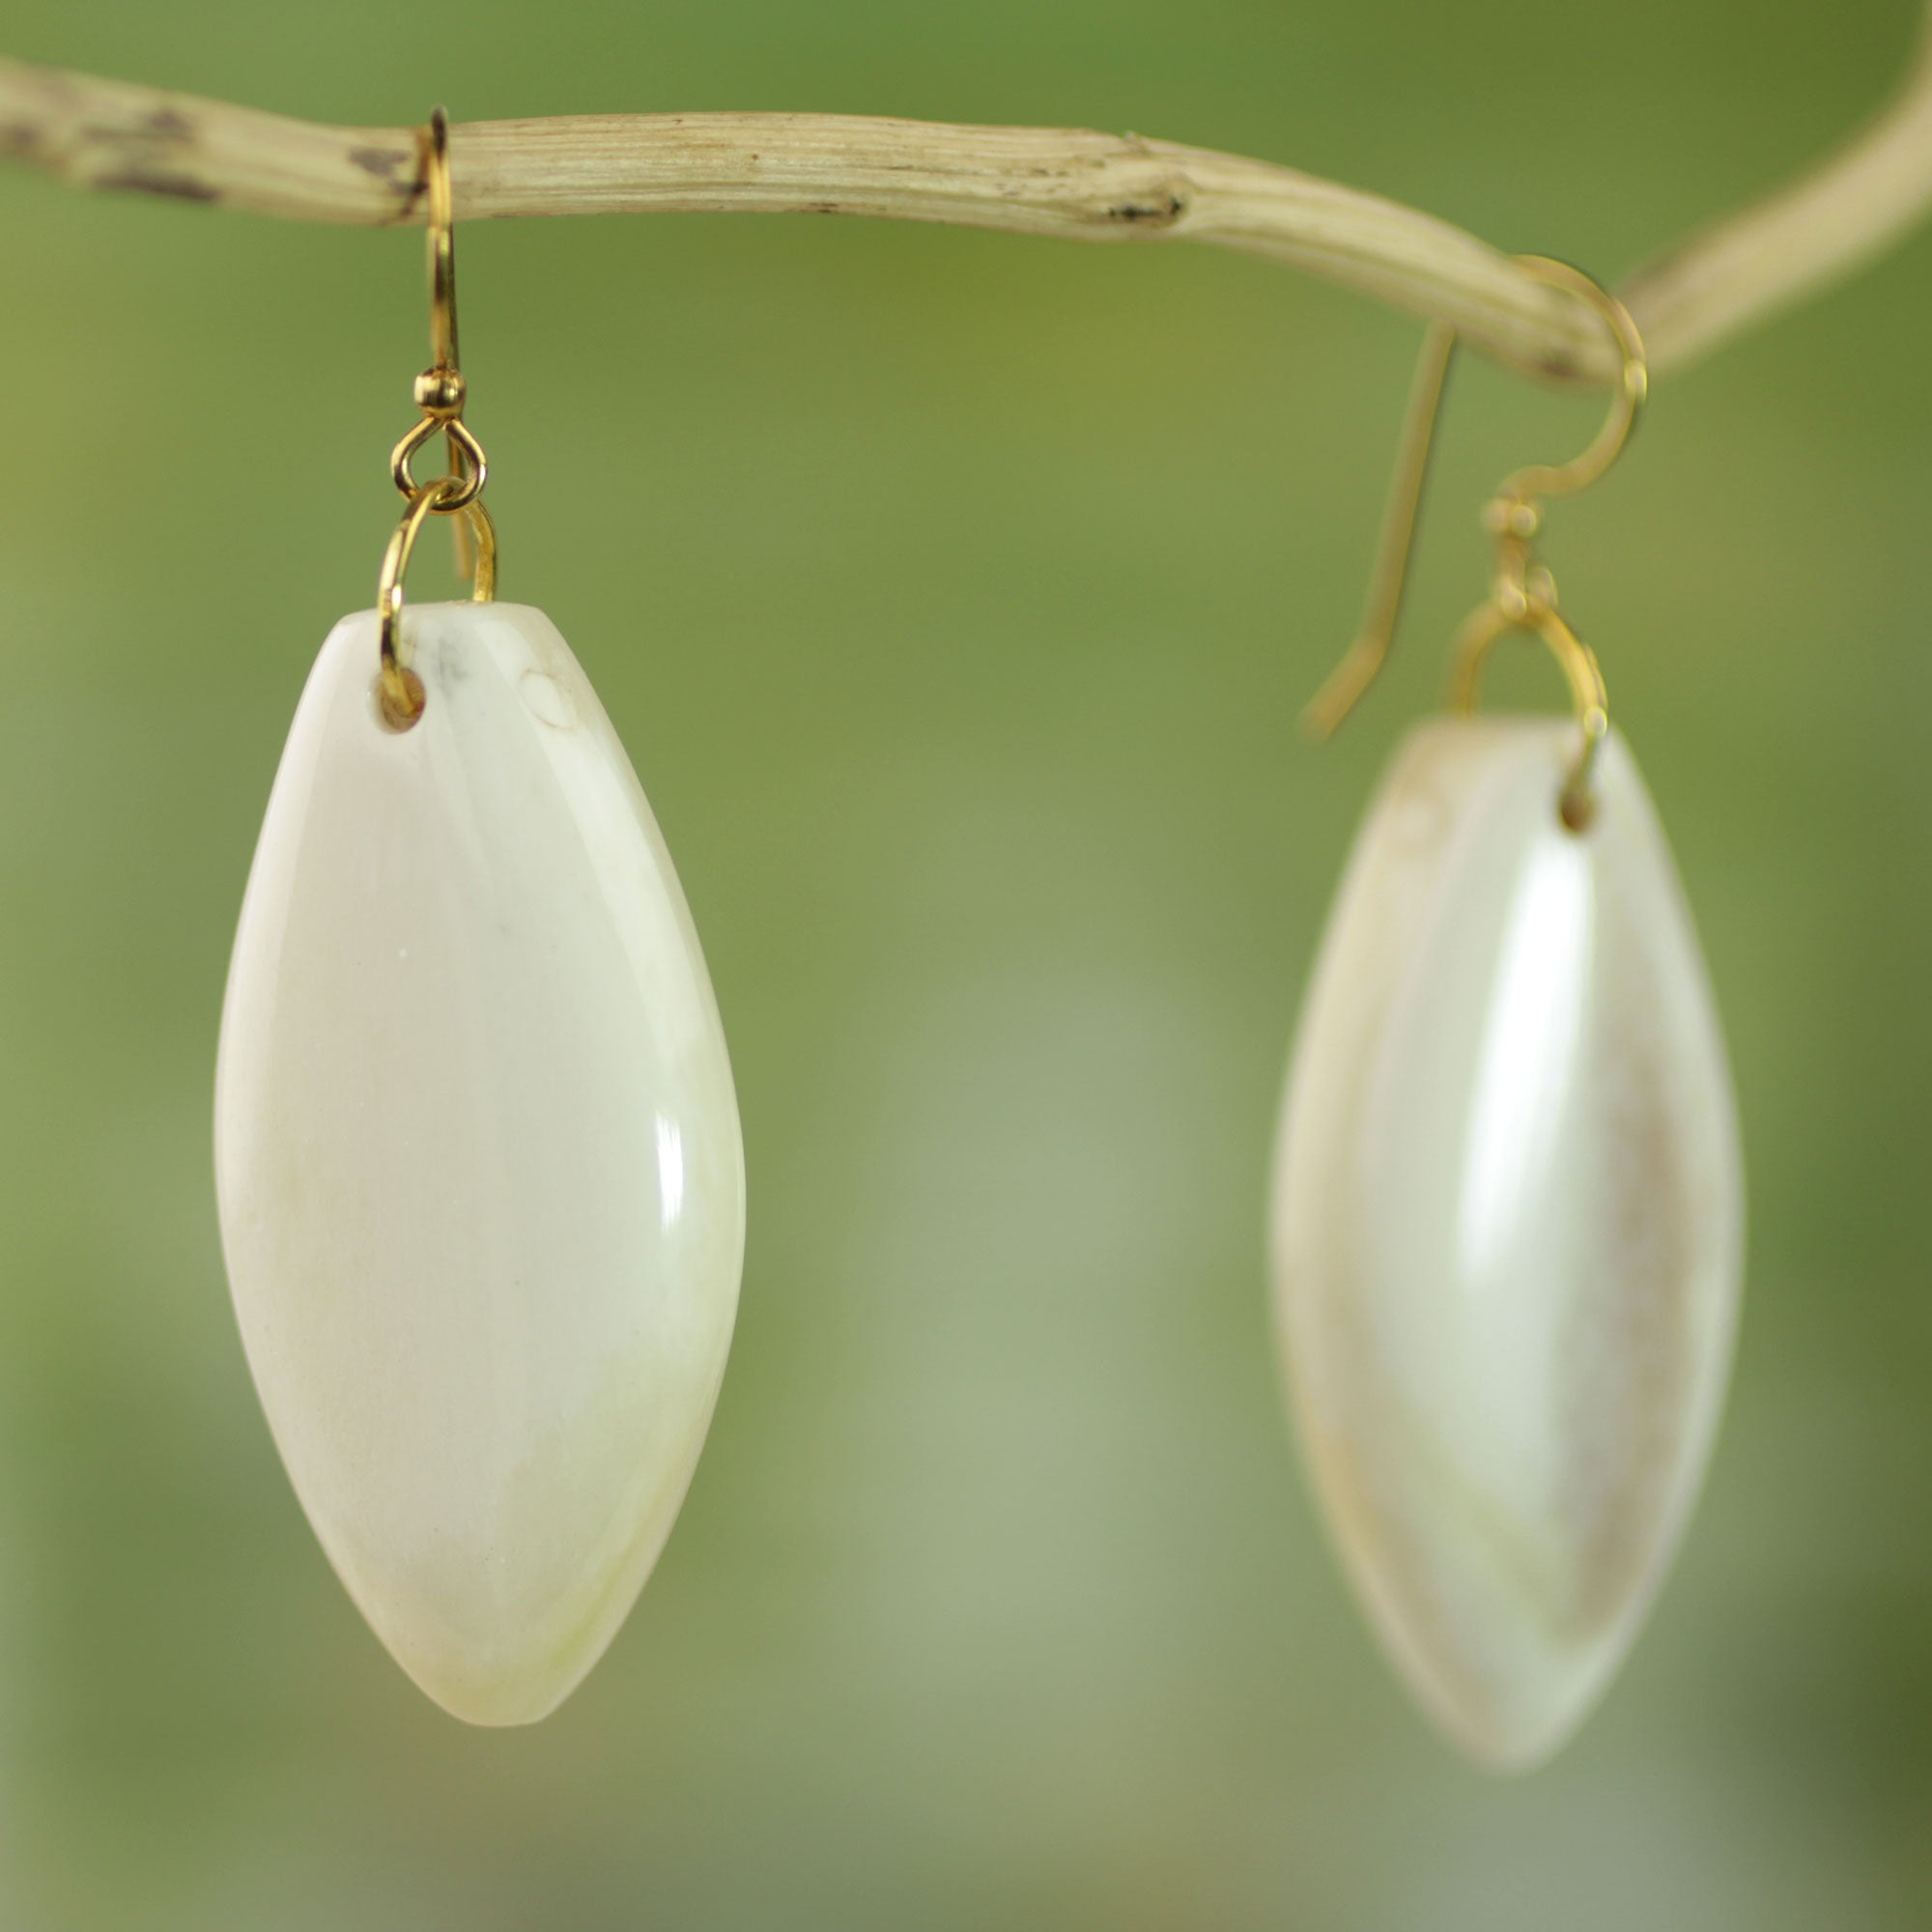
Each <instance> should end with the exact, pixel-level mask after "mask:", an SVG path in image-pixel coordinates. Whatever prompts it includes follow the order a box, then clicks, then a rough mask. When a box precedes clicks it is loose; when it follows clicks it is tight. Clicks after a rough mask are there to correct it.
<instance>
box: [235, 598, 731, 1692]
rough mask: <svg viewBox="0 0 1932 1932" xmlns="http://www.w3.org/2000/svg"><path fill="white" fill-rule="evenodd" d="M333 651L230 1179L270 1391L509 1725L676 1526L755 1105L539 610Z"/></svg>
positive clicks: (364, 1552) (338, 1522)
mask: <svg viewBox="0 0 1932 1932" xmlns="http://www.w3.org/2000/svg"><path fill="white" fill-rule="evenodd" d="M405 621H406V626H407V629H406V632H405V637H406V639H407V640H408V644H409V647H410V653H411V662H412V666H413V668H414V669H415V670H416V671H417V672H418V673H419V675H420V676H421V678H422V680H423V685H424V688H425V693H426V696H427V708H426V710H425V712H424V714H423V717H422V718H421V720H420V722H419V723H418V724H417V725H415V726H414V728H413V729H412V730H409V731H406V732H391V731H389V730H387V729H385V728H384V725H382V723H381V722H380V720H379V718H378V715H377V709H376V704H375V697H374V673H375V669H376V665H377V648H376V629H375V616H374V613H373V612H368V611H365V612H362V613H360V614H358V615H356V616H353V617H349V618H345V619H344V620H343V622H342V623H340V624H339V625H337V626H336V628H335V630H334V631H333V632H332V633H331V634H330V636H329V638H328V640H327V643H325V644H324V646H323V649H322V655H321V656H320V658H319V659H318V660H317V662H316V665H315V668H314V670H313V671H312V672H311V673H310V676H309V681H308V686H307V689H306V690H305V691H304V692H303V694H302V699H301V704H300V707H299V709H298V713H297V716H296V721H295V725H294V728H293V729H292V730H291V732H290V735H289V742H288V746H287V749H286V750H285V752H284V753H283V756H282V763H281V768H280V770H279V772H278V773H277V774H276V778H275V783H274V789H273V794H272V796H271V797H270V803H269V810H268V816H267V819H266V821H265V823H264V825H263V828H262V835H261V840H260V844H259V846H258V847H257V850H256V854H255V863H254V867H253V869H252V871H251V872H250V874H249V879H248V890H247V895H246V898H245V900H244V902H243V905H242V909H241V928H240V931H239V932H238V934H237V936H236V942H235V954H234V961H233V964H232V966H231V968H230V973H229V981H228V997H227V1004H226V1007H225V1009H224V1010H223V1014H222V1027H221V1051H220V1062H219V1067H218V1070H217V1074H216V1098H215V1170H216V1179H217V1183H218V1189H219V1195H220V1206H221V1231H222V1243H223V1247H224V1250H225V1252H226V1255H227V1261H228V1272H229V1279H230V1283H231V1285H232V1288H233V1291H234V1296H235V1307H236V1313H237V1315H238V1316H239V1318H240V1321H241V1333H242V1339H243V1341H244V1342H245V1344H246V1346H247V1351H248V1360H249V1365H250V1367H251V1368H252V1370H253V1372H254V1377H255V1383H256V1386H257V1388H258V1389H259V1391H260V1393H261V1397H262V1404H263V1406H264V1408H265V1409H266V1410H267V1411H268V1416H269V1421H270V1426H271V1428H272V1429H273V1432H274V1435H275V1440H276V1442H277V1444H278V1445H279V1447H280V1449H281V1452H282V1458H283V1461H284V1462H285V1463H287V1465H288V1469H289V1474H290V1476H291V1477H292V1478H293V1479H294V1482H295V1487H296V1491H297V1492H298V1495H299V1496H300V1498H301V1501H302V1506H303V1507H304V1508H305V1509H306V1510H307V1512H308V1516H309V1520H310V1521H311V1522H312V1523H313V1524H314V1526H315V1530H316V1534H317V1535H318V1536H319V1537H320V1538H321V1540H322V1544H323V1547H324V1548H325V1549H326V1550H327V1552H328V1555H329V1559H330V1560H331V1561H332V1562H333V1564H334V1565H335V1568H336V1570H337V1572H338V1573H339V1574H340V1576H341V1577H342V1580H343V1582H344V1583H345V1584H346V1585H347V1586H348V1589H349V1592H350V1594H351V1596H353V1597H354V1598H355V1602H356V1603H357V1605H360V1607H361V1609H362V1611H363V1614H364V1615H365V1616H366V1617H367V1618H368V1620H369V1622H370V1623H371V1624H372V1625H373V1626H374V1628H375V1630H376V1632H377V1634H378V1635H380V1636H381V1637H382V1639H383V1641H384V1643H385V1644H386V1645H387V1646H388V1647H389V1649H390V1651H391V1652H393V1653H394V1655H395V1657H396V1659H397V1661H398V1662H400V1663H401V1664H402V1665H403V1667H404V1668H405V1669H406V1670H407V1671H408V1672H409V1673H410V1674H411V1676H412V1677H413V1678H414V1679H415V1681H416V1682H417V1683H418V1684H419V1685H421V1687H422V1688H423V1690H426V1691H427V1692H428V1693H429V1694H430V1695H431V1696H432V1697H434V1698H435V1699H436V1700H437V1701H438V1702H439V1703H440V1704H441V1705H443V1706H444V1707H445V1708H446V1709H448V1710H449V1711H451V1712H453V1713H454V1714H455V1715H456V1716H457V1717H460V1718H465V1719H469V1720H470V1721H472V1722H475V1723H489V1724H509V1723H523V1722H527V1721H530V1720H531V1719H537V1718H540V1717H542V1716H544V1715H545V1713H546V1712H548V1711H550V1710H551V1709H552V1708H554V1706H555V1705H556V1703H557V1702H558V1701H560V1699H561V1698H563V1697H564V1696H565V1695H566V1694H567V1693H568V1692H569V1691H570V1690H571V1689H572V1688H573V1687H574V1686H575V1685H576V1684H577V1682H578V1681H579V1680H580V1679H581V1678H582V1675H583V1673H584V1672H585V1671H586V1670H588V1669H589V1667H590V1666H591V1664H592V1663H594V1662H596V1660H597V1658H598V1657H599V1656H600V1655H601V1654H602V1652H603V1650H604V1648H605V1646H606V1645H607V1644H608V1643H609V1642H610V1640H611V1636H612V1634H614V1633H615V1631H616V1629H617V1626H618V1625H619V1624H620V1623H621V1622H622V1621H623V1618H624V1615H625V1612H626V1611H627V1610H628V1609H629V1607H630V1605H631V1604H632V1602H633V1600H634V1599H635V1598H636V1596H637V1593H638V1591H639V1588H640V1587H641V1586H642V1583H643V1581H644V1578H645V1577H647V1576H648V1575H649V1573H650V1569H651V1566H652V1564H653V1563H654V1562H655V1561H656V1559H657V1555H658V1552H659V1550H660V1548H662V1547H663V1544H664V1541H665V1538H666V1537H667V1535H668V1533H669V1530H670V1526H671V1522H672V1520H673V1519H674V1518H675V1517H676V1514H677V1510H678V1506H679V1504H680V1502H681V1501H682V1499H683V1496H684V1492H685V1488H686V1485H687V1484H688V1483H689V1481H690V1479H691V1474H692V1470H693V1468H694V1466H695V1465H696V1461H697V1456H698V1451H699V1450H700V1448H701V1447H702V1445H703V1440H704V1435H705V1430H706V1427H707V1425H708V1423H709V1421H710V1417H711V1410H712V1406H713V1404H714V1402H715V1401H716V1398H717V1394H718V1387H719V1382H720V1380H721V1378H722V1377H723V1375H724V1370H725V1351H726V1349H727V1348H728V1346H729V1342H730V1336H731V1325H732V1320H733V1316H734V1313H735V1310H736V1305H737V1295H738V1276H739V1268H740V1264H741V1261H742V1257H743V1250H744V1168H743V1156H742V1152H741V1149H740V1143H739V1131H738V1114H737V1103H736V1100H735V1097H734V1095H733V1091H732V1084H731V1073H730V1068H729V1065H728V1064H727V1062H726V1059H725V1039H724V1035H723V1032H722V1029H721V1028H720V1025H719V1020H718V1011H717V1008H716V1005H715V1003H714V1001H713V999H712V993H711V986H710V981H709V980H708V978H707V976H706V974H705V970H704V962H703V958H702V956H701V954H700V953H699V951H698V945H697V939H696V934H695V932H694V931H693V928H692V923H691V917H690V914H689V912H688V911H687V909H686V906H685V902H684V895H683V894H682V892H681V891H680V890H679V887H678V883H677V878H676V874H675V873H674V872H673V870H672V868H671V863H670V859H669V857H668V854H667V852H666V850H665V847H664V842H663V840H662V838H660V836H659V834H658V830H657V826H656V824H655V823H654V822H653V820H652V818H651V814H650V810H649V808H648V807H647V806H646V804H645V803H644V797H643V793H642V792H641V791H640V790H639V786H638V781H637V779H636V776H635V775H634V774H633V772H632V770H631V766H630V762H629V760H628V759H627V758H626V757H625V755H624V751H623V748H622V746H621V745H620V744H619V743H618V741H617V738H616V735H615V733H614V732H613V731H612V729H611V724H610V721H609V720H608V719H607V718H606V716H605V715H604V710H603V707H602V706H601V705H600V704H599V703H598V701H597V697H596V695H595V693H594V692H593V691H592V690H591V688H590V685H589V682H588V680H587V679H586V678H585V677H584V675H583V672H582V668H580V667H579V665H578V664H577V661H576V660H575V658H573V657H572V656H571V654H570V651H569V649H568V648H567V647H566V645H565V644H564V641H563V639H561V638H560V637H559V636H558V635H557V633H556V631H555V629H554V627H553V626H552V624H551V623H550V621H549V620H548V619H547V618H546V617H545V616H543V614H542V613H541V612H540V611H532V610H529V609H526V608H524V607H520V606H516V605H507V604H442V605H416V606H412V607H411V608H410V610H409V611H408V614H407V617H406V620H405Z"/></svg>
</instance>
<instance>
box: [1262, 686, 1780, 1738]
mask: <svg viewBox="0 0 1932 1932" xmlns="http://www.w3.org/2000/svg"><path fill="white" fill-rule="evenodd" d="M1576 732H1577V727H1576V726H1575V725H1574V724H1572V723H1571V722H1570V721H1568V720H1563V721H1557V720H1543V719H1507V718H1504V719H1464V718H1453V719H1444V720H1440V721H1437V722H1435V723H1431V724H1428V725H1423V726H1422V727H1420V728H1419V729H1418V730H1417V731H1415V732H1414V734H1413V735H1412V736H1411V737H1410V738H1409V740H1408V741H1407V743H1406V745H1405V746H1404V748H1403V750H1402V751H1401V753H1400V754H1399V755H1398V757H1397V759H1396V761H1395V764H1394V767H1393V769H1392V770H1391V771H1390V773H1389V774H1388V776H1387V778H1386V780H1385V781H1384V782H1383V785H1382V789H1381V792H1380V794H1379V796H1378V799H1377V801H1376V803H1375V805H1374V807H1373V809H1372V810H1371V811H1370V814H1369V818H1368V821H1367V824H1366V825H1365V827H1364V828H1363V831H1362V833H1361V835H1360V838H1359V839H1358V841H1357V844H1356V847H1355V851H1354V855H1353V857H1352V859H1351V860H1350V867H1349V871H1348V875H1347V878H1346V879H1345V881H1344V884H1343V887H1342V891H1341V895H1340V898H1339V901H1338V903H1337V905H1336V907H1335V910H1334V913H1333V915H1332V918H1331V921H1330V924H1329V928H1328V932H1327V936H1326V939H1325V941H1324V944H1323V948H1322V952H1321V960H1320V962H1319V965H1318V967H1317V970H1316V975H1315V980H1314V983H1313V986H1312V989H1311V991H1310V994H1309V999H1308V1005H1307V1009H1306V1011H1305V1012H1304V1014H1303V1017H1302V1022H1301V1030H1300V1036H1299V1039H1298V1042H1297V1046H1296V1051H1295V1060H1294V1066H1293V1075H1292V1078H1291V1080H1290V1084H1289V1094H1288V1102H1287V1109H1286V1115H1285V1119H1284V1122H1283V1138H1282V1144H1281V1149H1280V1152H1279V1156H1278V1159H1279V1166H1278V1173H1277V1181H1276V1198H1275V1211H1274V1253H1275V1277H1276V1292H1277V1314H1278V1319H1279V1331H1280V1335H1281V1340H1282V1345H1283V1350H1284V1357H1285V1362H1286V1369H1287V1376H1288V1381H1289V1385H1290V1391H1291V1395H1292V1399H1293V1408H1294V1412H1295V1416H1296V1419H1297V1423H1298V1427H1299V1432H1300V1435H1301V1440H1302V1444H1303V1448H1304V1452H1305V1454H1306V1457H1307V1460H1308V1463H1309V1465H1310V1469H1311V1472H1312V1476H1313V1481H1314V1486H1315V1489H1316V1492H1317V1493H1318V1495H1319V1497H1320V1500H1321V1506H1322V1510H1323V1513H1324V1514H1325V1516H1326V1518H1327V1520H1328V1524H1329V1528H1330V1530H1331V1532H1332V1534H1333V1536H1334V1538H1335V1540H1336V1542H1337V1544H1338V1545H1339V1546H1340V1548H1341V1552H1342V1555H1343V1557H1344V1559H1345V1560H1346V1563H1347V1567H1348V1569H1349V1572H1350V1576H1351V1577H1352V1580H1353V1582H1354V1584H1355V1586H1356V1589H1357V1591H1358V1592H1359V1594H1360V1596H1361V1598H1362V1600H1363V1602H1364V1604H1365V1605H1366V1607H1367V1609H1368V1610H1369V1612H1370V1614H1371V1616H1372V1618H1373V1620H1374V1622H1375V1625H1376V1627H1377V1629H1378V1631H1379V1632H1380V1634H1381V1636H1382V1639H1383V1641H1384V1642H1385V1644H1386V1645H1387V1647H1388V1649H1389V1651H1390V1653H1391V1655H1392V1656H1393V1658H1394V1661H1395V1662H1396V1663H1397V1665H1398V1666H1399V1667H1400V1669H1401V1671H1402V1674H1403V1675H1404V1677H1405V1678H1406V1680H1407V1682H1408V1684H1409V1686H1410V1688H1411V1689H1412V1690H1414V1692H1415V1694H1416V1696H1417V1697H1418V1698H1419V1699H1420V1701H1421V1702H1422V1704H1423V1705H1424V1707H1425V1708H1426V1709H1427V1710H1428V1711H1429V1713H1430V1714H1431V1716H1432V1717H1433V1718H1434V1719H1435V1720H1436V1721H1437V1722H1438V1723H1439V1724H1440V1726H1441V1727H1442V1728H1443V1730H1444V1731H1446V1732H1447V1733H1448V1735H1449V1736H1450V1737H1451V1738H1452V1739H1453V1740H1454V1741H1455V1742H1456V1743H1457V1744H1458V1745H1459V1746H1461V1747H1462V1748H1463V1750H1465V1751H1466V1752H1467V1753H1468V1754H1469V1755H1470V1756H1471V1757H1473V1758H1475V1759H1477V1760H1478V1761H1480V1762H1482V1763H1485V1764H1487V1765H1490V1766H1492V1767H1493V1768H1497V1769H1512V1768H1523V1767H1527V1766H1529V1765H1532V1764H1534V1763H1537V1762H1539V1761H1541V1760H1542V1759H1544V1758H1546V1757H1548V1755H1549V1754H1550V1753H1551V1752H1552V1751H1554V1750H1555V1749H1556V1748H1557V1747H1558V1746H1559V1745H1561V1744H1562V1743H1563V1742H1564V1740H1565V1739H1566V1738H1567V1737H1568V1736H1569V1735H1570V1733H1571V1732H1572V1731H1573V1730H1574V1729H1575V1727H1576V1726H1577V1724H1578V1723H1579V1722H1580V1721H1581V1720H1582V1719H1583V1717H1584V1715H1585V1714H1586V1713H1587V1712H1588V1710H1589V1708H1590V1706H1591V1705H1592V1704H1593V1703H1594V1701H1595V1700H1596V1698H1597V1696H1598V1695H1599V1694H1600V1693H1601V1691H1602V1690H1604V1688H1605V1685H1606V1684H1607V1683H1608V1681H1609V1679H1610V1677H1611V1675H1612V1674H1613V1673H1614V1671H1615V1670H1616V1668H1617V1665H1618V1663H1619V1662H1621V1661H1622V1658H1623V1656H1624V1654H1625V1652H1626V1651H1627V1650H1628V1648H1629V1646H1630V1644H1631V1642H1632V1640H1633V1638H1634V1635H1635V1633H1636V1630H1637V1627H1638V1625H1639V1624H1640V1622H1641V1621H1642V1618H1643V1616H1644V1613H1645V1611H1646V1609H1647V1608H1648V1606H1649V1604H1650V1601H1651V1599H1652V1597H1653V1595H1654V1594H1655V1592H1656V1590H1657V1587H1658V1585H1659V1583H1660V1581H1661V1580H1662V1575H1663V1572H1664V1570H1665V1568H1666V1567H1667V1565H1668V1563H1669V1560H1670V1557H1671V1554H1672V1552H1673V1549H1674V1548H1675V1546H1676V1544H1677V1541H1678V1538H1679V1536H1680V1534H1681V1532H1682V1530H1683V1527H1684V1523H1685V1519H1686V1516H1687V1514H1688V1512H1689V1510H1690V1504H1691V1502H1692V1500H1693V1497H1694V1495H1695V1492H1696V1490H1697V1487H1698V1484H1699V1480H1700V1478H1701V1477H1702V1474H1703V1471H1704V1466H1705V1463H1706V1462H1707V1460H1708V1457H1709V1454H1710V1448H1711V1442H1712V1436H1713V1434H1714V1432H1715V1429H1716V1426H1717V1420H1718V1414H1719V1407H1720V1406H1721V1404H1722V1399H1723V1391H1724V1384H1725V1379H1726V1377H1727V1373H1728V1369H1729V1363H1730V1355H1731V1343H1732V1335H1733V1330H1734V1327H1735V1322H1736V1314H1737V1306H1738V1297H1739V1292H1740V1285H1741V1272H1742V1219H1743V1174H1742V1169H1741V1163H1740V1157H1739V1151H1738V1139H1737V1126H1736V1120H1735V1109H1734V1103H1733V1100H1732V1095H1731V1085H1730V1076H1729V1072H1728V1069H1727V1066H1726V1064H1725V1058H1724V1050H1723V1042H1722V1038H1721V1036H1720V1033H1719V1024H1718V1018H1717V1013H1716V1009H1715V1008H1714V1006H1713V1003H1712V999H1711V993H1710V988H1709V984H1708V981H1707V979H1706V975H1705V969H1704V964H1703V958H1702V955H1701V953H1700V952H1699V949H1698V946H1697V941H1696V936H1695V933H1694V932H1693V930H1692V928H1691V924H1690V916H1689V912H1688V910H1687V908H1686V906H1685V903H1684V899H1683V895H1682V891H1681V888H1680V887H1679V884H1678V880H1677V876H1676V871H1675V868H1674V867H1673V866H1672V864H1671V860H1670V855H1669V851H1668V848H1667V847H1666V846H1665V844H1664V841H1663V838H1662V832H1661V830H1660V829H1659V826H1658V824H1657V820H1656V816H1655V814H1654V812H1653V810H1652V809H1651V805H1650V800H1649V798H1648V796H1647V795H1646V793H1645V791H1644V789H1643V783H1642V781H1641V780H1640V779H1639V778H1638V776H1637V771H1636V767H1635V765H1634V762H1633V761H1632V759H1631V757H1630V754H1629V753H1628V752H1627V751H1626V750H1625V748H1624V746H1623V744H1622V742H1621V740H1619V739H1617V738H1615V737H1612V738H1610V739H1609V740H1608V741H1607V743H1606V744H1605V747H1604V749H1603V752H1602V754H1601V756H1600V758H1599V761H1598V765H1597V771H1596V776H1595V780H1594V791H1595V796H1596V799H1597V803H1598V810H1597V815H1596V818H1595V820H1594V822H1593V823H1592V825H1591V826H1590V828H1589V829H1588V830H1587V831H1586V832H1584V833H1581V834H1575V833H1571V832H1568V831H1566V830H1565V829H1564V828H1563V826H1562V825H1561V824H1560V822H1559V821H1558V817H1557V812H1556V798H1557V794H1558V791H1559V789H1560V787H1561V785H1562V782H1563V779H1564V775H1565V773H1566V771H1567V770H1568V767H1569V763H1570V760H1571V758H1572V757H1573V755H1574V752H1575V747H1576Z"/></svg>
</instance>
